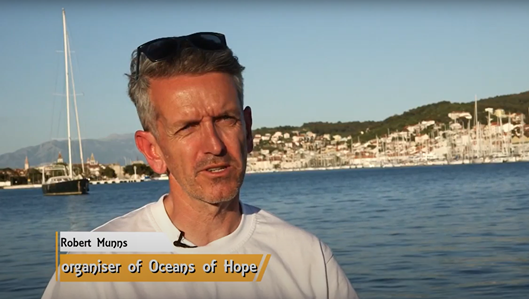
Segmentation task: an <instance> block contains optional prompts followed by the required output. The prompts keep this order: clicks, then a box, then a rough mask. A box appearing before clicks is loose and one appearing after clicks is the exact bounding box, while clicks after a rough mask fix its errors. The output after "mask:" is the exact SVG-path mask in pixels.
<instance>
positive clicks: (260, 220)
mask: <svg viewBox="0 0 529 299" xmlns="http://www.w3.org/2000/svg"><path fill="white" fill-rule="evenodd" d="M245 205H246V208H247V210H248V211H249V212H250V213H255V214H256V231H255V232H254V233H255V234H257V237H262V238H273V240H274V241H275V242H285V244H290V245H289V246H294V245H297V246H300V247H307V246H308V247H313V248H315V249H319V250H322V251H324V252H325V254H332V253H330V249H329V248H328V246H327V245H326V244H325V243H324V242H322V241H321V240H320V239H319V238H318V237H317V236H316V235H315V234H313V233H311V232H309V231H307V230H305V229H303V228H301V227H299V226H296V225H294V224H292V223H290V222H288V221H286V220H284V219H282V218H281V217H279V216H277V215H275V214H273V213H272V212H269V211H267V210H264V209H261V208H259V207H256V206H253V205H248V204H245Z"/></svg>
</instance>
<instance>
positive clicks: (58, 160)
mask: <svg viewBox="0 0 529 299" xmlns="http://www.w3.org/2000/svg"><path fill="white" fill-rule="evenodd" d="M57 163H64V161H63V160H62V155H61V152H59V157H58V158H57Z"/></svg>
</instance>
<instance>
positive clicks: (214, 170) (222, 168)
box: [206, 166, 228, 173]
mask: <svg viewBox="0 0 529 299" xmlns="http://www.w3.org/2000/svg"><path fill="white" fill-rule="evenodd" d="M226 168H228V167H227V166H219V167H212V168H208V169H206V170H207V171H209V172H212V173H215V172H221V171H223V170H224V169H226Z"/></svg>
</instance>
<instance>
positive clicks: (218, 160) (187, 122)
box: [150, 73, 251, 204]
mask: <svg viewBox="0 0 529 299" xmlns="http://www.w3.org/2000/svg"><path fill="white" fill-rule="evenodd" d="M150 97H151V101H152V102H153V104H154V106H155V109H156V111H157V113H158V120H157V130H158V138H157V143H158V146H159V148H160V150H161V152H162V154H163V155H162V157H161V158H162V159H163V160H164V162H165V164H166V166H167V169H168V170H169V171H170V172H171V175H172V176H173V177H174V178H175V180H176V182H177V184H178V187H179V188H180V189H181V191H183V192H185V193H186V194H187V195H188V196H190V197H191V198H195V199H198V200H201V201H204V202H208V203H212V204H214V203H220V202H226V201H230V200H232V199H233V198H235V197H236V196H237V195H238V194H239V188H240V187H241V185H242V182H243V179H244V175H245V171H246V157H247V153H248V152H249V151H250V150H251V147H248V144H251V133H250V128H251V110H250V109H249V108H247V109H245V110H244V111H243V109H242V107H241V106H240V103H239V99H238V96H237V89H236V87H235V83H234V81H233V78H232V77H231V76H230V75H228V74H223V73H208V74H205V75H195V76H190V75H185V76H178V77H172V78H165V79H151V80H150Z"/></svg>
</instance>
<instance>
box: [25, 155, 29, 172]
mask: <svg viewBox="0 0 529 299" xmlns="http://www.w3.org/2000/svg"><path fill="white" fill-rule="evenodd" d="M28 169H29V161H28V156H26V161H25V162H24V170H28Z"/></svg>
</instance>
